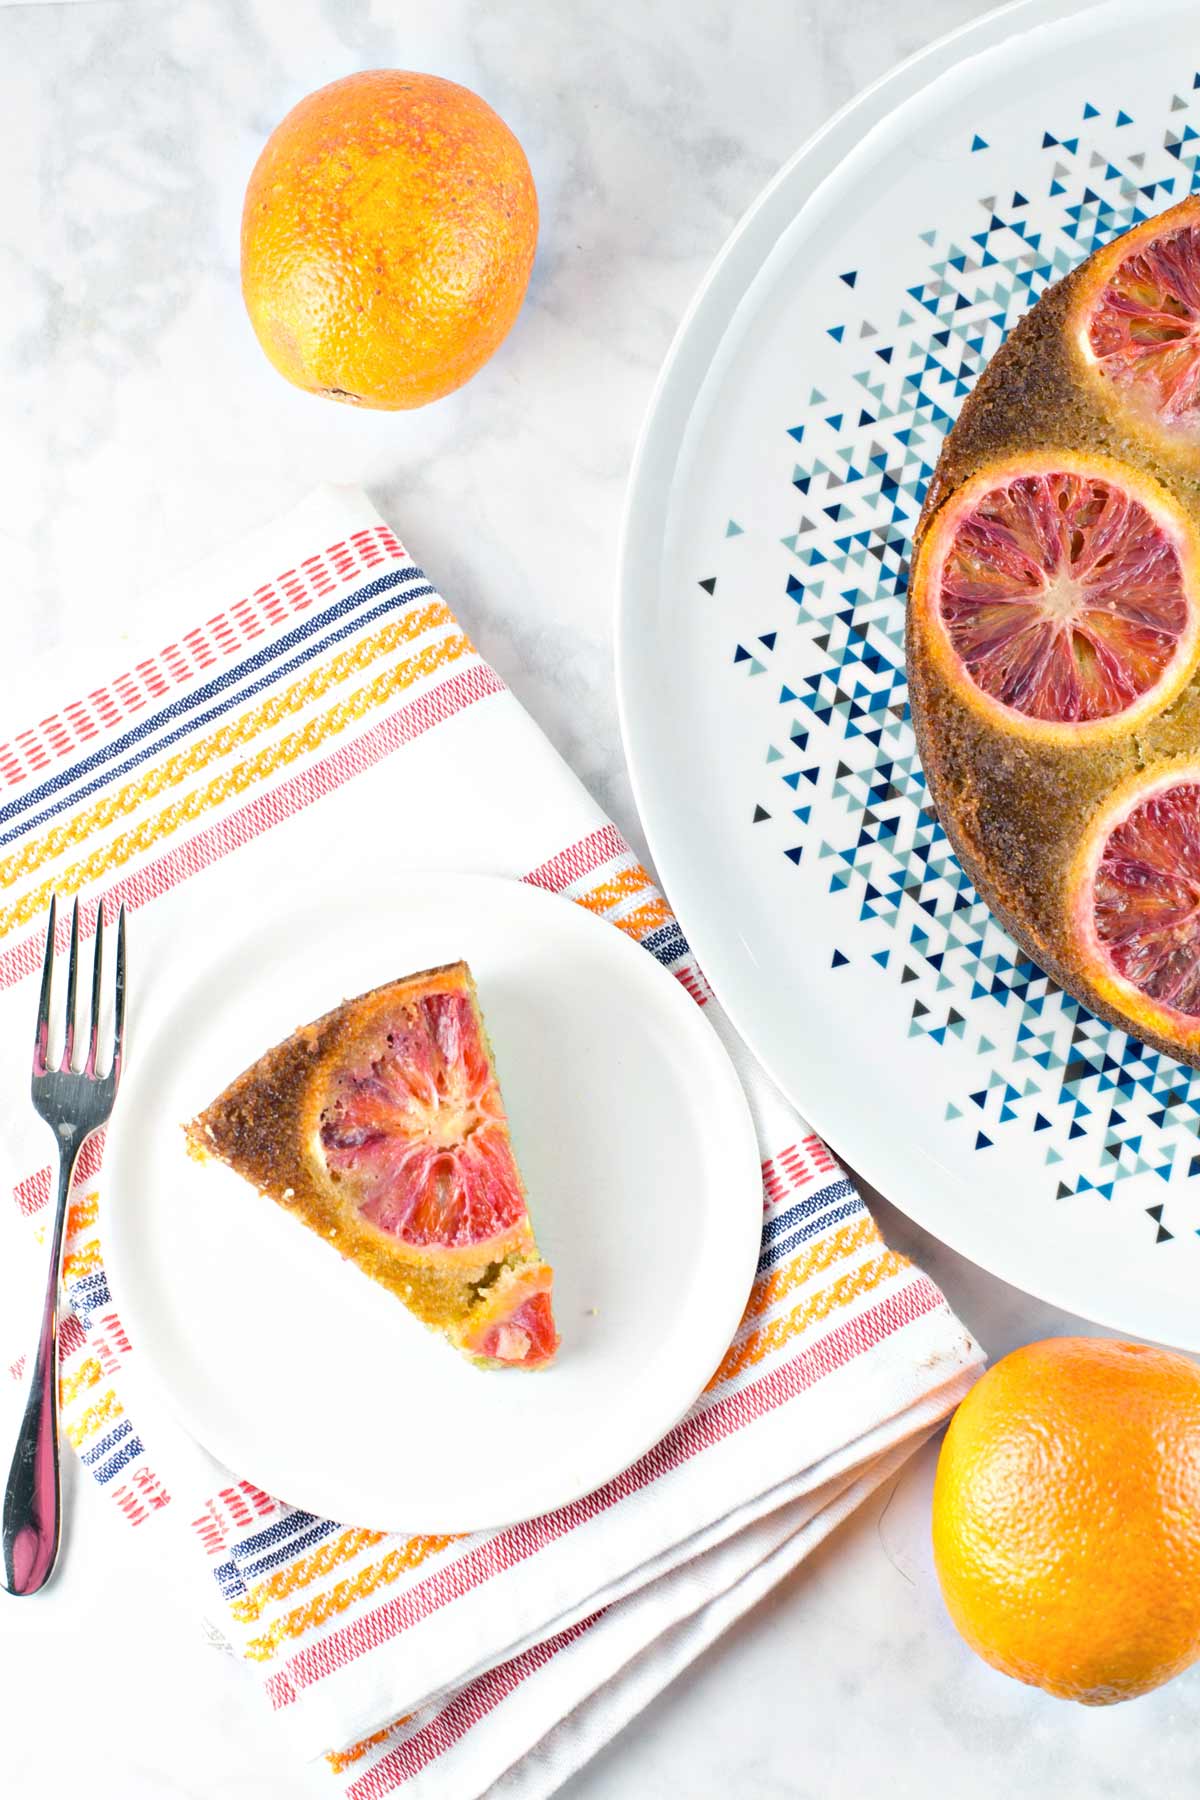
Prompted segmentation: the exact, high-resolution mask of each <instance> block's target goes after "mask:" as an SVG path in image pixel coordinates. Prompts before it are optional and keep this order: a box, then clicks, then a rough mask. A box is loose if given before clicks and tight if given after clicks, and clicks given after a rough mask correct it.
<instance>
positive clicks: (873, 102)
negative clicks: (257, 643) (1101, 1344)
mask: <svg viewBox="0 0 1200 1800" xmlns="http://www.w3.org/2000/svg"><path fill="white" fill-rule="evenodd" d="M1104 10H1107V11H1110V12H1112V13H1114V14H1116V15H1119V14H1120V13H1121V12H1124V11H1127V10H1128V8H1127V7H1123V6H1121V5H1120V4H1119V3H1118V4H1116V5H1113V4H1109V5H1107V6H1106V5H1105V4H1104V0H1102V3H1101V5H1099V6H1098V5H1097V4H1096V3H1095V0H1009V3H1008V4H1005V5H1001V6H998V7H996V8H994V9H993V10H991V11H989V12H987V13H985V14H983V15H982V16H981V17H980V18H978V19H974V20H969V21H968V22H967V23H965V24H964V25H961V26H958V27H956V28H955V29H954V30H952V31H950V32H947V33H945V34H944V35H943V36H941V37H939V38H937V39H936V40H934V41H933V42H932V43H930V44H928V45H926V46H924V47H923V48H921V49H920V50H918V51H917V52H916V53H915V54H913V55H912V56H909V57H907V58H905V59H904V60H903V61H901V62H899V63H897V64H895V65H894V66H893V67H892V68H891V69H889V70H887V71H885V72H884V73H883V74H882V75H881V76H880V77H879V78H878V79H877V80H875V81H874V82H872V83H871V84H870V85H869V86H867V87H865V88H863V89H862V90H861V91H860V92H859V93H857V94H856V95H854V96H852V98H851V99H850V100H849V101H847V103H846V104H845V105H844V106H842V107H841V108H839V109H838V111H836V112H835V113H833V114H832V115H831V117H830V118H829V119H827V120H826V121H824V123H823V124H821V125H820V126H819V127H818V129H817V130H816V131H815V132H813V133H812V134H811V136H810V137H808V138H807V139H806V140H805V142H804V143H803V144H802V145H801V146H800V148H799V149H798V150H797V151H796V152H795V153H794V154H793V155H792V156H791V157H790V158H789V159H788V160H787V161H786V162H785V163H784V164H783V166H782V167H781V168H780V169H779V170H778V171H777V172H776V174H775V175H774V176H772V178H771V179H770V181H768V182H767V184H766V185H765V187H763V188H762V189H761V191H760V192H759V193H758V195H757V196H756V197H755V199H754V200H753V201H752V202H751V204H750V206H749V207H748V208H747V210H746V211H745V212H744V213H743V215H742V217H741V218H740V219H739V221H738V223H737V224H736V225H735V226H734V228H733V230H732V231H731V232H730V234H729V236H728V237H727V238H726V240H725V242H724V244H723V245H722V246H721V248H720V250H719V251H718V253H717V255H716V257H715V258H714V260H713V262H712V263H711V264H710V266H709V268H708V270H707V272H706V274H705V275H704V277H703V279H702V280H701V282H700V284H699V286H698V288H697V290H696V292H695V293H694V295H693V296H692V299H691V300H690V302H689V304H688V306H687V308H686V310H685V312H684V314H683V316H682V318H681V320H680V322H679V325H678V327H677V329H676V332H675V335H674V337H673V339H672V342H671V345H670V347H669V349H668V351H667V354H666V357H665V358H664V361H663V364H662V367H661V368H660V370H659V374H658V377H657V380H656V381H655V384H654V387H653V390H652V392H651V395H650V399H649V402H648V404H647V408H646V413H645V416H644V418H643V421H642V426H641V430H640V432H639V435H638V439H637V443H636V447H635V451H634V456H633V460H632V463H631V468H630V475H629V483H628V487H627V490H626V497H625V506H624V510H623V513H622V519H621V528H620V534H619V537H618V550H617V580H616V592H615V609H614V610H615V629H614V670H615V682H616V697H617V716H618V721H619V725H620V730H621V739H622V743H623V746H624V749H625V758H626V763H627V765H628V768H629V777H630V785H631V788H632V790H633V796H634V802H635V804H636V806H637V810H638V815H639V817H640V819H641V822H642V828H643V831H644V832H645V836H646V840H647V844H648V846H649V849H650V854H651V857H652V859H653V862H654V865H655V867H656V868H657V870H658V872H659V877H660V880H661V883H662V886H663V889H664V892H665V893H666V894H667V896H668V899H669V900H670V903H671V905H672V907H673V909H674V910H675V913H676V916H677V917H678V918H679V921H680V924H681V926H682V928H683V931H684V933H685V935H686V937H687V938H688V941H689V942H690V943H691V945H692V947H693V949H694V951H695V953H696V956H697V960H698V961H699V963H700V966H701V967H702V968H703V969H704V972H705V976H706V978H707V979H708V982H709V984H710V985H711V987H712V989H713V991H714V993H715V994H716V996H717V999H718V1001H719V1002H720V1004H721V1006H722V1007H723V1009H724V1011H725V1013H726V1015H727V1016H728V1018H729V1019H730V1022H731V1023H732V1025H733V1027H734V1029H735V1031H736V1032H737V1033H738V1035H739V1036H740V1037H741V1038H742V1040H743V1041H744V1043H745V1044H746V1045H747V1047H748V1049H749V1050H750V1052H751V1054H752V1055H753V1056H754V1057H755V1058H756V1060H757V1061H758V1062H759V1063H760V1064H761V1066H762V1067H763V1068H764V1069H765V1071H766V1072H767V1074H768V1075H769V1076H770V1078H771V1079H772V1081H774V1083H775V1085H776V1086H777V1087H778V1088H779V1089H780V1091H781V1093H783V1094H784V1095H785V1096H786V1097H787V1099H788V1100H789V1101H790V1102H791V1104H793V1105H794V1106H795V1107H796V1108H797V1110H798V1111H799V1112H800V1113H801V1114H802V1115H803V1117H804V1118H805V1119H806V1120H809V1121H810V1122H811V1123H812V1125H813V1128H814V1129H815V1130H816V1131H817V1132H818V1133H820V1135H821V1136H823V1137H826V1138H827V1139H828V1141H829V1142H830V1144H831V1146H832V1147H833V1149H834V1150H835V1152H836V1153H838V1154H839V1155H840V1156H841V1157H842V1158H843V1159H844V1160H845V1161H846V1163H847V1165H848V1166H849V1167H850V1168H851V1169H852V1170H855V1171H857V1173H858V1174H859V1175H860V1176H861V1177H862V1179H863V1180H864V1181H865V1182H866V1183H867V1184H868V1185H869V1186H871V1187H872V1188H874V1189H875V1190H876V1191H877V1192H878V1193H879V1194H880V1195H881V1196H882V1197H883V1198H884V1199H885V1200H887V1201H889V1202H890V1203H891V1204H893V1205H895V1206H896V1207H897V1208H898V1209H899V1210H900V1211H901V1212H903V1213H905V1214H906V1215H907V1216H908V1217H909V1218H910V1219H912V1220H913V1221H914V1223H916V1224H917V1225H919V1226H920V1227H921V1228H922V1229H923V1230H925V1231H928V1232H929V1233H930V1235H931V1236H933V1237H935V1238H937V1239H938V1240H939V1241H940V1242H941V1243H944V1244H946V1245H947V1246H948V1247H949V1248H951V1249H952V1250H954V1251H956V1252H957V1253H958V1254H960V1255H962V1256H964V1257H966V1258H967V1259H968V1260H970V1261H972V1262H974V1263H975V1264H976V1265H977V1266H978V1267H980V1268H983V1269H985V1270H986V1271H987V1272H988V1273H990V1274H992V1275H994V1276H995V1277H996V1279H998V1280H1002V1281H1006V1282H1008V1283H1009V1284H1010V1285H1012V1286H1015V1287H1017V1288H1019V1289H1021V1290H1023V1291H1024V1292H1026V1293H1028V1294H1030V1295H1031V1296H1033V1297H1034V1298H1036V1299H1040V1300H1043V1301H1045V1302H1047V1303H1049V1304H1050V1305H1053V1306H1055V1307H1057V1308H1060V1309H1061V1310H1063V1311H1066V1312H1070V1313H1074V1314H1077V1315H1080V1316H1082V1317H1085V1318H1089V1319H1092V1320H1094V1321H1095V1322H1096V1323H1097V1324H1100V1325H1103V1326H1106V1327H1108V1328H1109V1329H1113V1330H1117V1331H1125V1332H1132V1333H1134V1334H1136V1335H1140V1336H1143V1337H1148V1338H1152V1339H1156V1340H1157V1341H1159V1342H1163V1341H1166V1340H1164V1339H1163V1337H1162V1328H1163V1323H1164V1322H1163V1321H1162V1320H1161V1319H1159V1318H1155V1317H1151V1316H1150V1315H1151V1313H1152V1311H1153V1303H1152V1301H1151V1299H1150V1297H1149V1296H1148V1295H1147V1296H1142V1295H1141V1292H1140V1290H1139V1291H1138V1292H1136V1293H1134V1294H1133V1296H1132V1297H1131V1298H1130V1299H1129V1300H1127V1301H1126V1300H1123V1299H1122V1298H1121V1297H1120V1296H1111V1295H1107V1294H1104V1295H1100V1296H1096V1295H1094V1294H1091V1293H1088V1292H1086V1291H1084V1292H1081V1291H1080V1290H1079V1288H1077V1287H1075V1286H1073V1285H1072V1281H1071V1278H1070V1275H1069V1274H1068V1275H1066V1276H1065V1278H1064V1279H1063V1280H1058V1279H1056V1278H1055V1276H1054V1274H1053V1273H1052V1272H1051V1271H1049V1270H1048V1269H1047V1268H1046V1267H1045V1265H1044V1262H1042V1261H1041V1260H1039V1258H1038V1255H1037V1252H1036V1250H1034V1251H1033V1252H1032V1254H1031V1251H1030V1248H1029V1247H1028V1245H1027V1244H1026V1242H1025V1241H1024V1239H1023V1238H1022V1237H1021V1236H1020V1235H1019V1234H1016V1233H1014V1234H1013V1235H1012V1236H1011V1237H1010V1238H1009V1239H1008V1240H1007V1243H1006V1244H1005V1246H1004V1251H1003V1261H999V1260H997V1258H998V1256H999V1255H1000V1252H995V1253H993V1252H992V1250H991V1249H990V1248H989V1247H988V1245H987V1243H986V1239H987V1237H988V1235H989V1233H988V1230H987V1228H986V1227H979V1226H974V1227H973V1226H972V1223H971V1216H970V1213H969V1211H964V1212H963V1214H962V1215H961V1217H962V1219H963V1221H964V1223H963V1224H962V1226H961V1227H960V1225H959V1222H958V1218H957V1217H956V1218H953V1219H948V1218H947V1217H946V1216H945V1208H944V1207H942V1206H939V1205H938V1204H937V1203H936V1202H935V1203H934V1205H933V1206H932V1207H930V1206H928V1205H926V1204H925V1203H924V1201H923V1189H922V1171H921V1169H920V1167H919V1166H918V1162H917V1159H916V1158H915V1157H914V1156H912V1155H911V1154H909V1153H908V1152H907V1151H906V1152H904V1153H902V1155H901V1156H900V1158H899V1159H896V1158H893V1159H892V1161H891V1162H887V1161H886V1159H885V1158H883V1157H882V1156H881V1155H880V1154H879V1153H878V1151H877V1150H876V1149H875V1147H874V1146H873V1145H872V1144H871V1142H870V1141H869V1138H868V1141H867V1142H866V1143H865V1144H863V1145H862V1146H858V1148H860V1149H861V1150H862V1154H856V1144H855V1132H854V1128H853V1124H848V1123H847V1122H846V1121H845V1120H844V1119H842V1118H834V1117H831V1116H830V1112H831V1108H830V1106H828V1105H826V1104H823V1103H822V1101H821V1099H820V1097H818V1103H817V1105H816V1107H812V1105H811V1100H812V1096H810V1095H805V1094H804V1093H802V1092H798V1091H797V1083H796V1082H795V1081H794V1080H793V1079H792V1077H791V1075H790V1073H789V1071H788V1069H787V1068H786V1067H784V1066H781V1065H780V1064H779V1062H778V1061H777V1060H776V1058H775V1057H774V1056H772V1055H771V1054H770V1053H769V1051H764V1048H763V1047H762V1044H763V1039H764V1037H767V1036H769V1033H768V1032H767V1030H766V1028H765V1027H764V1028H763V1029H761V1030H760V1028H759V1015H760V1010H761V1009H760V1007H758V1006H756V1005H755V1003H754V1001H753V1000H752V999H751V998H750V997H749V996H748V994H746V993H744V992H743V991H742V984H741V983H740V981H739V979H738V976H737V974H736V972H735V970H734V968H733V964H732V961H731V960H730V959H729V958H727V956H726V953H725V950H724V946H723V937H724V933H723V931H722V928H721V926H720V923H719V921H716V920H714V919H712V918H710V916H709V915H708V914H707V913H706V911H705V908H704V905H703V903H702V901H700V900H699V899H697V898H696V896H695V894H694V892H693V889H692V885H691V883H690V881H689V880H688V879H687V878H686V875H683V876H682V878H681V870H682V866H683V863H684V860H685V859H684V856H683V853H682V852H681V851H679V850H678V848H677V845H676V842H675V837H674V832H673V829H672V820H671V816H670V815H671V810H672V809H671V807H670V803H669V800H668V799H666V798H665V797H664V796H663V795H662V794H661V793H660V788H661V778H660V777H658V776H657V775H655V773H654V764H655V747H654V739H655V732H654V727H653V724H652V722H650V721H648V720H647V719H646V718H645V717H644V716H642V715H641V712H640V709H639V706H638V703H637V688H638V685H639V682H640V681H641V680H642V679H644V677H642V676H641V675H639V674H638V672H637V666H638V664H639V636H640V633H641V631H642V629H643V621H644V619H645V618H646V617H651V616H653V611H654V602H655V599H656V597H657V592H658V587H659V583H660V579H661V567H662V561H663V554H664V550H665V537H664V525H665V520H666V518H667V513H668V502H669V498H670V494H671V489H672V483H673V479H674V474H675V471H676V469H677V467H678V462H679V457H680V452H681V450H682V447H683V443H684V436H685V432H686V429H687V426H688V424H689V422H690V420H691V417H692V413H693V409H694V406H695V402H696V400H697V398H698V396H699V394H700V392H701V388H702V384H703V378H704V371H705V369H706V368H707V366H708V360H709V359H710V358H711V355H712V353H713V352H714V351H715V350H716V349H717V348H718V347H719V346H720V345H721V344H722V343H723V342H724V340H725V337H726V334H727V332H728V331H729V329H730V328H731V325H732V323H733V320H734V317H735V314H736V311H737V306H738V304H739V303H740V302H741V301H742V300H743V299H744V298H745V297H746V295H747V294H748V293H749V291H750V289H751V287H752V286H753V284H754V281H755V280H756V278H757V276H758V274H759V273H760V271H761V269H762V268H763V266H764V264H765V263H766V261H767V258H768V257H769V255H770V252H771V250H772V249H773V247H774V245H775V244H776V242H777V241H778V239H779V237H780V236H781V235H782V233H783V231H784V230H785V229H786V228H787V227H788V226H790V225H791V224H792V223H793V221H795V220H796V219H797V218H798V217H799V215H800V213H801V212H802V211H803V209H804V208H805V207H806V206H807V205H808V203H809V202H810V201H812V200H813V199H814V198H815V197H816V196H817V195H818V194H819V192H820V190H821V189H822V187H823V186H824V185H825V183H826V181H827V180H828V179H829V177H830V176H831V175H832V174H833V173H834V171H835V170H836V168H837V166H838V160H839V146H840V143H841V140H842V139H843V138H846V137H847V136H851V141H857V140H859V139H861V138H862V137H863V136H864V135H865V134H866V132H867V131H869V130H870V129H871V128H872V127H874V126H876V125H878V124H881V123H882V122H884V121H885V120H886V119H888V118H889V117H890V116H892V114H893V113H895V112H896V111H898V110H899V109H901V108H903V107H904V106H905V105H907V104H909V103H911V102H912V101H913V100H914V99H915V98H916V96H917V95H918V94H919V93H920V92H921V91H922V89H923V88H925V87H927V86H928V85H930V84H931V83H932V82H934V81H935V80H937V79H938V78H940V77H941V76H943V75H945V74H947V73H948V72H949V71H951V70H952V69H954V68H955V67H957V66H958V65H959V64H960V63H962V62H964V61H965V60H966V59H967V58H969V57H971V56H974V55H977V54H980V53H983V52H986V51H988V50H992V49H995V48H997V47H999V46H1001V45H1003V44H1004V43H1005V42H1007V41H1008V40H1009V39H1010V38H1011V37H1013V36H1014V35H1015V34H1016V33H1018V32H1024V31H1028V30H1031V29H1035V28H1036V27H1038V26H1041V25H1049V24H1054V23H1058V22H1060V21H1062V20H1064V19H1068V18H1071V17H1073V16H1075V15H1079V14H1086V13H1095V12H1100V11H1104ZM851 134H852V135H851ZM846 148H849V145H848V144H847V146H846ZM641 660H643V661H644V656H642V657H641ZM981 1237H982V1238H983V1239H984V1240H985V1241H984V1242H983V1243H981V1241H980V1239H981ZM1176 1310H1177V1311H1178V1310H1179V1309H1176ZM1167 1323H1168V1329H1170V1331H1171V1333H1172V1335H1171V1338H1170V1341H1171V1342H1172V1343H1174V1344H1177V1345H1178V1346H1179V1347H1181V1348H1187V1349H1191V1350H1200V1316H1197V1318H1196V1320H1195V1323H1194V1326H1193V1327H1192V1328H1191V1329H1190V1330H1189V1328H1188V1326H1187V1324H1186V1321H1185V1320H1183V1319H1182V1317H1181V1318H1177V1319H1172V1320H1170V1321H1168V1322H1167Z"/></svg>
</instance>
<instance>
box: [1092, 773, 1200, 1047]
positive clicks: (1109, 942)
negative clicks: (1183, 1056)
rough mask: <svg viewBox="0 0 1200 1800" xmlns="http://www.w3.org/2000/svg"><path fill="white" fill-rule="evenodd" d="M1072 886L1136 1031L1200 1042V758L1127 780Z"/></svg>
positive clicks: (1102, 988) (1104, 976) (1097, 973)
mask: <svg viewBox="0 0 1200 1800" xmlns="http://www.w3.org/2000/svg"><path fill="white" fill-rule="evenodd" d="M1069 886H1070V890H1071V894H1072V920H1073V925H1074V931H1075V935H1076V938H1077V941H1078V943H1079V946H1080V954H1081V961H1082V963H1083V966H1084V967H1085V969H1086V970H1087V972H1088V975H1089V977H1090V979H1091V981H1092V983H1093V985H1094V986H1095V988H1096V990H1097V992H1098V993H1099V995H1100V996H1101V998H1102V999H1103V1000H1105V1001H1107V1002H1108V1003H1109V1004H1112V1005H1115V1006H1119V1007H1120V1008H1121V1009H1122V1011H1123V1012H1124V1013H1125V1014H1127V1015H1129V1016H1130V1018H1131V1025H1132V1027H1134V1028H1136V1025H1137V1024H1138V1023H1139V1022H1140V1024H1141V1025H1142V1026H1143V1027H1144V1028H1145V1029H1146V1030H1148V1031H1152V1032H1154V1033H1162V1034H1166V1035H1167V1036H1169V1037H1170V1038H1171V1039H1172V1040H1174V1041H1177V1042H1178V1041H1182V1042H1185V1043H1192V1044H1194V1043H1196V1042H1197V1041H1200V762H1190V763H1188V762H1185V763H1178V762H1176V763H1169V764H1167V765H1166V766H1165V767H1160V768H1158V769H1157V770H1153V771H1149V772H1139V773H1137V774H1136V775H1134V776H1132V777H1131V778H1130V779H1129V780H1127V781H1126V782H1124V783H1123V784H1122V785H1121V787H1119V788H1118V789H1117V791H1116V793H1114V794H1113V795H1112V797H1111V799H1110V800H1109V801H1108V803H1107V804H1106V805H1105V806H1104V807H1103V808H1102V809H1101V811H1100V813H1099V814H1098V816H1097V817H1096V818H1095V819H1094V820H1093V821H1092V824H1091V825H1090V827H1089V829H1088V831H1087V833H1086V834H1085V836H1084V839H1083V842H1082V844H1081V846H1080V851H1079V855H1078V857H1077V859H1076V865H1075V870H1074V873H1073V875H1072V878H1071V880H1070V883H1069Z"/></svg>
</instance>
